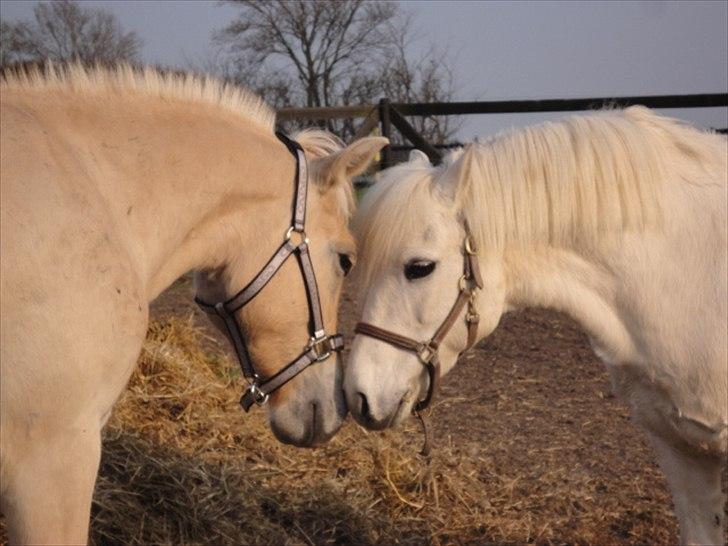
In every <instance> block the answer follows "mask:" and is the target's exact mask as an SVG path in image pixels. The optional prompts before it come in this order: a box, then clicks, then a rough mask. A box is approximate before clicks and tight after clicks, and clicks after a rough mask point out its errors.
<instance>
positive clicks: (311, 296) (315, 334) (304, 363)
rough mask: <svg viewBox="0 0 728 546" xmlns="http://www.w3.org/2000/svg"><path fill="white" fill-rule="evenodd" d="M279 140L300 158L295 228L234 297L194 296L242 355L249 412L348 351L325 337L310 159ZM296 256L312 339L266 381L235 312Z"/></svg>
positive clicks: (338, 338)
mask: <svg viewBox="0 0 728 546" xmlns="http://www.w3.org/2000/svg"><path fill="white" fill-rule="evenodd" d="M276 136H277V137H278V139H279V140H280V141H281V142H283V144H285V145H286V148H288V150H289V151H290V152H291V154H293V156H294V157H295V158H296V177H295V188H296V194H295V201H294V204H293V217H292V219H291V225H290V227H289V228H288V230H287V231H286V233H285V235H284V236H283V243H281V246H279V247H278V250H276V252H275V253H274V254H273V256H271V258H270V259H269V260H268V263H266V264H265V266H263V269H261V270H260V272H259V273H258V274H257V275H256V276H255V277H254V278H253V280H251V281H250V282H249V283H248V284H247V285H246V286H245V287H244V288H243V289H242V290H240V291H239V292H238V293H236V294H235V295H234V296H232V297H231V298H229V299H227V300H224V301H219V302H216V303H208V302H206V301H204V300H202V299H201V298H200V297H199V296H195V302H196V303H197V305H199V306H200V308H201V309H202V310H203V311H205V312H206V313H208V314H211V315H217V316H218V317H220V318H221V319H222V321H223V323H224V324H225V329H226V330H227V333H228V335H229V337H230V340H231V342H232V345H233V348H234V349H235V354H236V355H237V357H238V362H239V363H240V369H241V370H242V372H243V377H245V379H246V380H247V381H248V388H247V389H246V390H245V392H244V393H243V396H242V398H241V399H240V405H242V406H243V409H244V410H245V411H248V410H250V407H251V406H252V405H253V404H257V405H259V406H262V405H263V404H265V403H266V402H267V401H268V398H269V397H270V395H271V393H273V392H274V391H275V390H277V389H279V388H280V387H282V386H283V385H285V384H286V383H288V382H289V381H290V380H291V379H293V378H294V377H296V376H297V375H298V374H299V373H301V372H302V371H303V370H305V369H306V368H308V367H309V366H310V365H312V364H315V363H317V362H323V361H324V360H326V359H327V358H328V357H329V356H331V354H332V353H334V352H338V351H341V350H342V349H343V348H344V338H343V337H342V335H341V334H338V333H337V334H332V335H327V334H326V330H325V327H324V321H323V316H322V313H321V300H320V299H319V292H318V285H317V284H316V275H315V274H314V270H313V262H312V261H311V254H310V253H309V243H310V242H309V239H308V236H307V235H306V197H307V195H308V168H307V164H306V155H305V154H304V152H303V148H302V147H301V145H300V144H299V143H298V142H296V141H295V140H291V139H290V138H288V137H287V136H286V135H284V134H283V133H280V132H276ZM291 255H295V256H296V259H297V261H298V266H299V268H300V270H301V276H302V277H303V284H304V286H305V288H306V299H307V300H308V310H309V318H310V322H309V327H308V328H309V336H310V337H309V340H308V343H307V344H306V346H305V347H304V349H303V351H302V352H301V354H299V355H298V356H297V357H296V358H295V359H294V360H293V361H291V362H289V363H288V365H286V366H285V367H284V368H283V369H281V370H280V371H279V372H277V373H276V374H275V375H273V376H271V377H268V378H265V379H264V378H262V377H261V376H260V375H258V373H257V372H256V371H255V367H254V366H253V363H252V361H251V359H250V355H249V354H248V348H247V345H246V343H245V338H244V337H243V333H242V330H241V329H240V324H239V323H238V320H237V319H236V318H235V313H236V312H237V311H239V310H240V309H241V308H243V307H244V306H245V305H247V304H248V303H250V302H251V301H252V300H253V298H255V296H257V295H258V294H259V293H260V291H261V290H262V289H263V288H264V287H265V286H266V285H267V284H268V282H269V281H270V280H271V279H272V278H273V277H274V276H275V275H276V273H278V270H279V269H280V268H281V267H282V266H283V264H284V263H285V262H286V260H287V259H288V258H289V257H290V256H291Z"/></svg>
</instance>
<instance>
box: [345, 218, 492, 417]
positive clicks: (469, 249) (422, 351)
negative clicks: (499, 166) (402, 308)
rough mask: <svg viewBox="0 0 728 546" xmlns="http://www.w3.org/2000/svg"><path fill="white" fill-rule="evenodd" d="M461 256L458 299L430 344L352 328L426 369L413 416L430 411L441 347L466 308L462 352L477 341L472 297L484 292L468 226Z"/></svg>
mask: <svg viewBox="0 0 728 546" xmlns="http://www.w3.org/2000/svg"><path fill="white" fill-rule="evenodd" d="M463 254H464V264H463V275H462V277H460V280H459V281H458V289H459V293H458V297H457V299H456V300H455V303H454V304H453V306H452V308H451V309H450V312H449V313H448V314H447V316H446V317H445V320H443V321H442V324H440V327H439V328H438V329H437V330H436V331H435V333H434V335H433V336H432V337H431V338H430V339H429V340H427V341H417V340H416V339H412V338H410V337H407V336H403V335H401V334H397V333H395V332H391V331H389V330H385V329H384V328H380V327H379V326H374V325H373V324H369V323H367V322H359V323H357V325H356V327H355V328H354V331H355V332H356V333H357V334H362V335H365V336H369V337H372V338H374V339H378V340H379V341H384V342H385V343H389V344H390V345H393V346H395V347H397V348H399V349H402V350H405V351H409V352H411V353H414V354H415V355H417V358H418V359H419V361H420V363H422V365H423V366H425V369H426V370H427V375H428V377H429V385H428V388H427V395H426V396H425V398H424V399H422V400H419V401H418V402H417V404H415V407H414V408H413V409H414V412H415V413H416V414H419V412H421V411H422V410H424V409H426V408H427V407H429V406H430V404H431V403H432V399H433V397H434V394H435V391H436V390H437V386H438V384H439V382H440V355H439V350H440V344H441V343H442V342H443V340H444V339H445V337H446V336H447V334H448V333H449V332H450V330H451V329H452V327H453V326H454V325H455V321H456V320H457V318H458V317H459V316H460V314H461V313H462V311H463V309H464V308H465V307H466V306H467V312H466V313H465V322H466V324H467V327H468V341H467V345H466V346H465V349H463V351H462V352H465V351H467V350H468V349H470V348H471V347H472V346H473V345H475V342H476V341H477V336H478V323H479V322H480V315H479V314H478V311H477V309H476V307H475V297H476V290H479V289H481V288H483V279H482V277H481V275H480V266H479V265H478V249H477V246H476V244H475V240H474V239H473V236H472V234H471V233H470V227H469V226H468V223H467V222H465V241H464V243H463ZM461 354H462V353H461Z"/></svg>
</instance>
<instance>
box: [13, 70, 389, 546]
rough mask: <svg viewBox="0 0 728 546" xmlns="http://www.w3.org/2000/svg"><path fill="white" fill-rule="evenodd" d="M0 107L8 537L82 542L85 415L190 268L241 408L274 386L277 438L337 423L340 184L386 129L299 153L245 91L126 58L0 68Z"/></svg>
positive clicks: (111, 396)
mask: <svg viewBox="0 0 728 546" xmlns="http://www.w3.org/2000/svg"><path fill="white" fill-rule="evenodd" d="M1 119H2V133H1V138H2V165H1V169H2V170H1V180H2V184H1V189H2V219H1V221H2V225H1V229H2V293H1V295H0V297H1V298H2V341H1V343H2V354H1V357H2V370H1V373H2V392H1V396H2V405H1V406H0V407H1V413H0V418H1V423H0V424H1V429H0V434H1V443H2V452H1V455H0V462H1V468H0V478H1V482H2V491H1V494H2V512H3V514H4V515H5V516H6V518H7V521H8V526H9V532H10V539H11V542H12V543H14V544H17V543H28V544H44V543H52V544H61V543H76V544H77V543H85V542H86V540H87V533H88V519H89V510H90V504H91V495H92V492H93V487H94V481H95V478H96V473H97V470H98V465H99V456H100V453H101V436H100V432H101V428H102V427H103V425H104V423H105V422H106V420H107V419H108V417H109V414H110V412H111V410H112V407H113V405H114V402H115V401H116V399H117V398H118V396H119V395H120V393H121V392H122V390H123V388H124V386H125V384H126V382H127V380H128V378H129V375H130V374H131V372H132V369H133V367H134V365H135V362H136V359H137V356H138V355H139V352H140V350H141V347H142V344H143V342H144V337H145V332H146V328H147V320H148V303H149V302H150V301H151V300H152V299H154V298H155V297H156V296H157V295H159V293H160V292H161V291H162V290H164V288H165V287H167V286H168V285H169V284H170V283H172V281H174V280H175V279H176V278H177V277H179V276H180V275H182V274H183V273H185V272H186V271H188V270H197V271H198V279H197V281H198V282H197V285H198V296H199V297H200V301H201V302H202V303H201V304H202V305H203V308H206V309H210V308H211V309H212V310H213V311H214V312H215V314H216V315H217V316H218V318H217V319H216V320H217V321H218V322H219V323H220V324H221V325H222V324H223V323H224V326H225V329H226V331H227V332H228V333H229V334H230V335H231V337H232V338H233V341H234V342H235V344H236V351H237V352H238V356H239V357H240V358H241V364H243V366H244V370H245V369H246V368H247V371H248V372H249V373H246V376H249V380H250V381H251V387H250V388H249V389H248V391H247V403H248V404H249V403H250V402H251V401H252V402H255V401H258V402H263V401H265V400H266V399H267V398H268V396H270V403H269V416H270V423H271V426H272V428H273V430H274V432H275V434H276V435H277V436H278V437H279V438H280V439H281V440H283V441H285V442H290V443H293V444H297V445H312V444H316V443H320V442H324V441H325V440H327V439H328V438H329V437H330V436H331V435H333V434H334V433H335V432H336V431H337V430H338V428H339V426H340V425H341V422H342V420H343V418H344V416H345V414H346V405H345V403H344V400H343V395H342V393H341V380H342V379H341V368H340V363H339V362H338V359H337V358H336V357H332V358H330V359H328V360H326V357H327V356H328V355H329V354H331V352H335V351H336V350H337V349H338V348H339V347H340V340H339V338H338V337H336V336H331V335H330V333H332V332H335V331H336V330H335V329H336V308H337V304H338V301H339V293H340V290H341V285H342V279H343V277H344V275H345V274H346V273H347V272H348V269H349V268H350V266H351V259H352V255H353V252H354V241H353V238H352V236H351V234H350V233H349V231H348V228H347V224H348V216H349V213H350V211H351V210H352V189H351V185H350V178H351V177H352V176H353V175H355V174H357V173H358V172H360V171H362V170H363V169H364V168H365V167H366V165H367V164H368V162H369V161H370V160H371V159H372V157H373V156H374V155H375V154H376V152H377V151H378V150H379V149H380V148H381V147H382V145H383V144H385V143H386V139H382V138H370V139H363V140H360V141H358V142H356V143H354V144H352V145H351V146H350V147H348V148H346V149H341V147H340V145H339V144H338V143H337V141H336V140H335V139H334V138H332V137H331V136H330V135H328V134H325V133H323V132H320V131H315V132H303V133H302V134H300V135H298V139H299V142H300V144H301V146H302V150H301V149H299V148H298V145H297V144H296V143H295V142H293V141H290V140H288V139H286V138H285V137H281V140H279V139H278V138H276V136H275V135H274V132H273V123H274V114H273V112H272V111H271V110H270V109H268V108H267V107H266V106H265V105H264V104H262V103H261V101H260V100H259V99H258V98H256V97H255V96H253V95H251V94H249V93H247V92H245V91H242V90H240V89H236V88H233V87H227V86H224V85H222V84H220V83H218V82H215V81H209V80H200V79H196V78H192V77H184V76H162V75H160V74H158V73H157V72H155V71H152V70H146V71H141V72H138V71H134V70H132V69H131V68H121V69H118V70H114V71H107V70H101V69H97V70H90V71H87V70H83V69H81V68H78V67H76V68H70V69H68V70H63V71H61V70H59V69H51V70H49V71H48V72H47V73H46V74H41V73H39V72H34V73H30V74H26V75H20V76H14V77H10V78H9V79H7V80H6V81H4V82H3V83H2V118H1ZM307 160H308V170H306V161H307ZM294 203H295V204H294ZM271 256H273V257H272V258H271ZM290 256H294V258H291V259H286V258H287V257H290ZM269 259H270V261H269ZM297 261H298V262H299V263H298V264H297V263H296V262H297ZM314 272H315V274H314ZM252 279H254V281H253V282H251V283H250V284H247V285H246V283H248V282H249V281H251V280H252ZM243 287H245V290H243V291H241V292H240V293H239V294H237V296H236V299H235V300H228V298H230V296H233V295H236V293H238V291H239V290H240V289H241V288H243ZM263 287H264V288H263ZM256 295H257V296H258V297H256V298H255V299H253V300H252V301H251V298H253V296H256ZM205 302H206V303H209V304H210V306H209V307H206V303H205ZM248 302H249V304H248V305H245V306H244V307H242V306H243V305H244V304H246V303H248ZM215 304H216V305H215ZM241 332H244V335H243V334H242V333H241ZM309 338H310V341H309ZM319 361H320V362H319ZM317 362H318V363H317ZM288 363H291V364H290V366H289V365H288ZM281 370H283V373H282V374H278V372H279V371H281ZM281 385H282V386H281ZM278 387H280V388H278Z"/></svg>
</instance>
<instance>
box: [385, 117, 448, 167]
mask: <svg viewBox="0 0 728 546" xmlns="http://www.w3.org/2000/svg"><path fill="white" fill-rule="evenodd" d="M389 117H390V120H391V122H392V125H394V126H395V127H396V128H397V129H399V132H400V133H402V135H403V136H404V137H405V138H406V139H407V140H409V141H410V142H411V143H412V144H413V145H414V147H415V148H417V149H418V150H421V151H423V152H424V153H426V154H427V157H429V158H430V162H431V163H432V164H433V165H439V164H440V163H442V154H441V153H440V152H439V151H438V150H437V149H436V148H435V147H434V146H433V145H432V144H430V143H429V142H427V141H426V140H425V139H424V138H423V137H422V135H421V134H419V133H418V132H417V129H415V128H414V127H412V125H410V123H409V122H408V121H407V120H406V119H404V117H403V116H402V115H401V114H400V113H399V112H397V109H396V108H395V107H394V106H393V105H391V104H390V105H389Z"/></svg>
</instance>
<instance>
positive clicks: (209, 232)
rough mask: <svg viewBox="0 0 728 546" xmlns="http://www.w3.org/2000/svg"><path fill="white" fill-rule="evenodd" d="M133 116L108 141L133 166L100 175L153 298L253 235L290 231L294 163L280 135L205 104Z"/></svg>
mask: <svg viewBox="0 0 728 546" xmlns="http://www.w3.org/2000/svg"><path fill="white" fill-rule="evenodd" d="M130 117H131V118H132V119H131V123H125V124H121V125H120V126H119V127H118V129H117V130H116V131H115V133H114V134H113V135H109V134H105V135H104V139H103V143H104V144H103V145H104V146H108V147H114V146H117V147H118V148H119V149H120V150H122V152H120V154H121V155H123V156H124V158H123V159H120V161H121V162H122V167H126V169H124V170H123V175H119V176H117V175H114V176H111V177H109V178H108V179H107V180H101V181H100V183H101V184H102V186H103V187H102V188H101V192H102V193H103V194H105V197H106V201H107V203H109V207H110V208H111V211H110V213H111V214H112V215H113V216H115V217H116V219H117V222H120V223H121V225H122V226H123V229H124V230H125V233H126V234H127V240H128V245H129V251H130V254H131V258H132V260H133V261H134V262H135V263H136V264H137V267H138V269H139V274H140V277H141V279H142V281H143V282H145V285H146V292H147V296H148V298H149V300H151V299H153V298H155V297H156V296H157V295H158V294H159V293H160V292H161V291H162V290H164V289H165V288H166V287H167V286H169V285H170V284H171V283H172V282H173V281H174V280H175V279H176V278H178V277H179V276H180V275H182V274H184V273H185V272H187V271H189V270H191V269H199V268H213V267H218V266H220V265H222V264H224V263H226V262H228V261H229V260H230V259H231V258H232V254H233V253H234V252H238V253H239V252H243V251H244V250H245V247H246V246H247V245H246V237H247V238H248V239H250V240H249V241H247V242H248V243H251V242H252V241H254V240H256V238H257V240H260V236H261V233H262V234H265V233H267V232H269V231H271V232H272V231H273V230H275V233H276V234H278V235H279V237H282V236H283V233H284V231H285V227H286V225H287V223H288V222H289V218H288V217H289V215H290V203H291V199H292V192H293V188H292V181H293V175H294V161H293V158H292V156H291V155H290V154H289V153H287V152H286V150H285V148H284V147H283V145H282V144H281V143H280V142H278V141H277V139H276V138H275V137H274V136H273V135H272V134H265V133H264V132H262V131H261V130H259V129H257V128H251V127H249V126H248V125H247V124H246V122H245V121H243V120H237V119H232V120H231V119H227V120H226V119H225V118H224V117H222V116H216V115H215V114H214V113H213V114H210V113H209V112H207V113H206V112H204V111H203V112H201V113H199V114H194V113H190V112H180V115H179V119H175V116H174V115H170V113H169V112H166V113H165V114H164V115H160V116H159V119H155V117H154V116H152V115H149V116H148V117H146V118H144V119H143V120H139V119H137V120H136V122H135V121H134V119H133V114H132V115H131V116H130ZM124 161H126V162H127V163H126V164H123V162H124ZM122 176H123V180H120V179H121V178H122ZM279 232H280V233H279Z"/></svg>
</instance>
